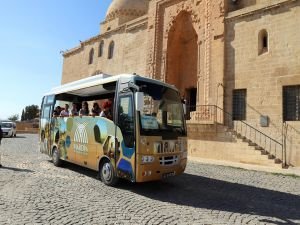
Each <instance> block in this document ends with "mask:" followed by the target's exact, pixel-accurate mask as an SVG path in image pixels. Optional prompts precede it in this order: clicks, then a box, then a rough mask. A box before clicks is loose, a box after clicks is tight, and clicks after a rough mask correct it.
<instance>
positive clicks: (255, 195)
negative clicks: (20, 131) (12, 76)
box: [0, 134, 300, 225]
mask: <svg viewBox="0 0 300 225" xmlns="http://www.w3.org/2000/svg"><path fill="white" fill-rule="evenodd" d="M37 142H38V139H37V136H36V135H29V134H28V135H23V136H21V135H20V136H19V137H18V138H13V139H4V143H3V145H2V146H1V148H2V152H3V155H4V156H3V158H2V164H3V165H4V168H1V169H0V224H1V225H2V224H168V225H169V224H300V178H299V177H292V176H284V175H278V174H277V175H275V174H270V173H264V172H255V171H247V170H242V169H236V168H232V167H224V166H214V165H207V164H202V163H198V162H189V165H188V167H187V170H186V173H185V174H183V175H182V176H179V177H175V178H173V179H170V180H167V181H163V182H152V183H145V184H131V183H128V182H121V183H120V185H119V186H118V187H117V188H111V187H107V186H105V185H103V184H102V183H101V182H100V181H99V180H97V179H96V173H95V172H93V171H90V170H87V169H83V168H80V167H78V166H74V165H71V164H67V165H65V166H64V168H56V167H54V166H53V164H52V163H51V162H50V161H49V158H48V157H47V156H45V155H42V154H40V153H39V151H38V145H37Z"/></svg>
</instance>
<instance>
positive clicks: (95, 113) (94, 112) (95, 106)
mask: <svg viewBox="0 0 300 225" xmlns="http://www.w3.org/2000/svg"><path fill="white" fill-rule="evenodd" d="M100 113H101V109H100V107H99V105H98V103H97V102H94V104H93V108H92V116H99V115H100Z"/></svg>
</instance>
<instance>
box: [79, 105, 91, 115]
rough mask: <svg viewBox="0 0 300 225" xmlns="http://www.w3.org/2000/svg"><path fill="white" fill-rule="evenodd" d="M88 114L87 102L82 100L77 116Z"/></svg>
mask: <svg viewBox="0 0 300 225" xmlns="http://www.w3.org/2000/svg"><path fill="white" fill-rule="evenodd" d="M89 114H90V110H89V105H88V103H87V102H82V108H81V109H80V110H79V116H88V115H89Z"/></svg>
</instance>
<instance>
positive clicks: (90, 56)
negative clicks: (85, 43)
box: [89, 48, 94, 64]
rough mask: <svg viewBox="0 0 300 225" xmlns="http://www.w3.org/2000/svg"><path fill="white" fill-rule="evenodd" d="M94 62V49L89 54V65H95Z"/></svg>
mask: <svg viewBox="0 0 300 225" xmlns="http://www.w3.org/2000/svg"><path fill="white" fill-rule="evenodd" d="M93 61H94V49H93V48H92V49H91V50H90V54H89V64H93Z"/></svg>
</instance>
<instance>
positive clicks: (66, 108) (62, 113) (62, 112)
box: [60, 104, 70, 117]
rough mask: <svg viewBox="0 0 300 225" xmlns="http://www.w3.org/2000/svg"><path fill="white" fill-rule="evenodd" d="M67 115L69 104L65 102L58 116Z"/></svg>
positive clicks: (68, 113)
mask: <svg viewBox="0 0 300 225" xmlns="http://www.w3.org/2000/svg"><path fill="white" fill-rule="evenodd" d="M69 115H70V112H69V104H65V109H64V110H63V111H61V112H60V116H62V117H65V116H69Z"/></svg>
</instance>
